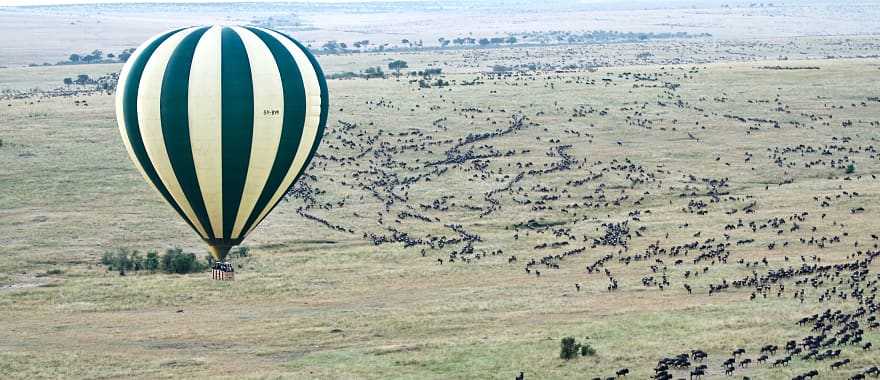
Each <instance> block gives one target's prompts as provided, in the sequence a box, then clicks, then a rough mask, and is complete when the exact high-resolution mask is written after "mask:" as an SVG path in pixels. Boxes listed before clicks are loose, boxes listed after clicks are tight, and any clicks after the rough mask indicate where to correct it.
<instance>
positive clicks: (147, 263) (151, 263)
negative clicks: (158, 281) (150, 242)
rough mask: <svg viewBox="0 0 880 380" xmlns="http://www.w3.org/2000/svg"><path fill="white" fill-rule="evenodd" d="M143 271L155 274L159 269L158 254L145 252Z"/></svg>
mask: <svg viewBox="0 0 880 380" xmlns="http://www.w3.org/2000/svg"><path fill="white" fill-rule="evenodd" d="M144 269H146V270H148V271H150V272H155V271H156V270H158V269H159V253H158V252H156V251H149V252H147V257H146V258H145V259H144Z"/></svg>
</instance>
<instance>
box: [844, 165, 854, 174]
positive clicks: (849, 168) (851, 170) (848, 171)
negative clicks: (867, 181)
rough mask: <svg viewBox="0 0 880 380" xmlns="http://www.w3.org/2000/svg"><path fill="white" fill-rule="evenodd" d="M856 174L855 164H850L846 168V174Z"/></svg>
mask: <svg viewBox="0 0 880 380" xmlns="http://www.w3.org/2000/svg"><path fill="white" fill-rule="evenodd" d="M855 172H856V165H855V164H849V165H847V166H846V174H853V173H855Z"/></svg>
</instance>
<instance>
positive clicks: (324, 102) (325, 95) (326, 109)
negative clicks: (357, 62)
mask: <svg viewBox="0 0 880 380" xmlns="http://www.w3.org/2000/svg"><path fill="white" fill-rule="evenodd" d="M281 35H282V36H284V37H287V39H289V40H290V41H292V42H293V43H295V44H296V46H298V47H299V49H300V50H302V52H303V53H305V55H306V57H308V58H309V62H311V63H312V67H314V68H315V74H316V75H317V76H318V86H319V87H321V120H320V122H319V123H318V134H317V135H316V136H315V143H314V144H312V150H311V152H309V158H308V159H307V160H306V162H305V164H304V165H303V170H305V168H308V167H309V163H310V162H311V161H312V157H314V156H315V152H317V151H318V145H320V143H321V138H323V137H324V127H325V126H326V125H327V116H328V115H329V113H330V92H329V91H328V89H327V79H325V78H324V71H323V70H321V65H319V64H318V60H317V59H316V58H315V56H314V55H313V54H312V52H310V51H309V49H306V47H305V46H303V44H301V43H300V42H299V41H297V40H295V39H293V38H291V37H290V36H288V35H286V34H283V33H282V34H281ZM294 182H295V181H294ZM291 186H292V185H291Z"/></svg>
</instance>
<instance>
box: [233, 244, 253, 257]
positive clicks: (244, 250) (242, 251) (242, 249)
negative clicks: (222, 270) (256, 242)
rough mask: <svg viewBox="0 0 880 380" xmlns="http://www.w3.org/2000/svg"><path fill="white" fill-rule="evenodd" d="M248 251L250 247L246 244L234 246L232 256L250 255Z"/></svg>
mask: <svg viewBox="0 0 880 380" xmlns="http://www.w3.org/2000/svg"><path fill="white" fill-rule="evenodd" d="M250 252H251V247H248V246H246V245H240V246H238V247H235V249H233V250H232V256H233V257H237V258H242V257H248V256H249V255H250Z"/></svg>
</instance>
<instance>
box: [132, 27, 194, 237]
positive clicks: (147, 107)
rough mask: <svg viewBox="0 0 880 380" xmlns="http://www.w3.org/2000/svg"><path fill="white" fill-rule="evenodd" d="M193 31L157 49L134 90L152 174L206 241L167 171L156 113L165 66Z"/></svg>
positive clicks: (171, 171)
mask: <svg viewBox="0 0 880 380" xmlns="http://www.w3.org/2000/svg"><path fill="white" fill-rule="evenodd" d="M196 29H198V28H195V27H194V28H189V29H186V30H183V31H180V32H178V33H175V34H174V35H172V36H171V37H169V38H168V39H167V40H165V42H163V43H162V44H161V45H159V48H158V49H156V51H155V52H154V53H153V56H152V57H150V60H149V61H148V62H147V65H146V67H145V68H144V74H143V76H142V77H141V86H140V87H139V88H138V99H137V109H138V122H139V123H140V128H141V135H142V136H143V139H144V147H145V148H146V150H147V155H148V156H149V157H150V161H151V162H152V163H153V167H154V168H156V173H157V174H158V175H159V178H160V179H161V180H162V183H163V184H165V187H166V188H167V189H168V192H169V193H170V194H171V196H172V197H173V198H174V200H175V201H176V202H177V204H178V205H180V208H181V210H183V213H184V214H186V216H187V218H189V220H190V221H191V222H192V224H193V225H194V226H195V227H196V230H197V231H198V232H199V234H200V235H202V237H203V238H206V239H207V238H209V237H210V236H208V235H207V234H206V233H205V229H204V227H203V226H202V224H201V222H199V219H198V218H197V217H196V213H195V212H193V209H192V207H191V206H190V204H189V201H188V200H187V199H186V196H185V195H184V194H183V190H182V189H181V188H180V183H179V182H177V177H176V176H175V175H174V169H173V168H172V167H171V161H170V159H169V158H168V151H167V150H166V149H165V139H164V137H163V135H162V117H161V113H160V109H159V97H160V96H161V92H162V80H163V77H164V75H165V68H166V67H167V66H168V60H169V59H170V58H171V54H172V53H173V52H174V48H176V47H177V45H179V44H180V41H181V40H183V38H185V37H186V36H188V35H189V34H190V33H192V32H193V31H194V30H196Z"/></svg>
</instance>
